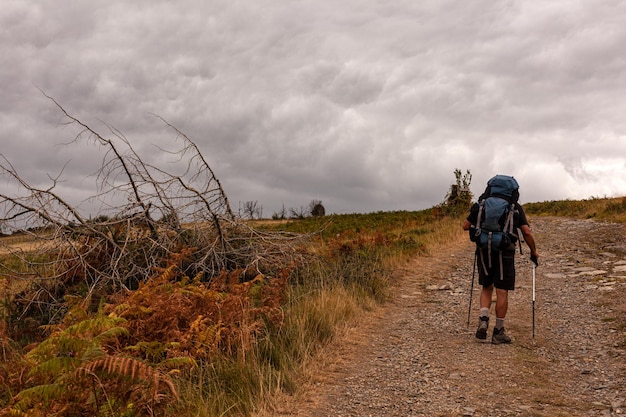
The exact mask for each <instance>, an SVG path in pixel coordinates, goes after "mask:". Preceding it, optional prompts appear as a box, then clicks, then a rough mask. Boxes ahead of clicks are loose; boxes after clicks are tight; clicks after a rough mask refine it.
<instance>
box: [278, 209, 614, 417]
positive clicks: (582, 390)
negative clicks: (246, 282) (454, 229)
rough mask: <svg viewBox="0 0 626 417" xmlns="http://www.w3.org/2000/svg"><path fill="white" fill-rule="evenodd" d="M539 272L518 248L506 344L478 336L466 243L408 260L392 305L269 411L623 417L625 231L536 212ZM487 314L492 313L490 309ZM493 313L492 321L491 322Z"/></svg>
mask: <svg viewBox="0 0 626 417" xmlns="http://www.w3.org/2000/svg"><path fill="white" fill-rule="evenodd" d="M531 222H532V226H533V231H534V233H535V237H536V240H537V245H538V249H539V253H540V255H541V258H540V266H539V268H537V269H536V275H535V283H536V296H535V303H534V311H535V325H534V330H535V334H534V337H533V320H532V312H533V303H532V264H531V263H530V261H529V260H528V249H527V248H526V247H524V249H525V254H524V255H522V256H520V255H519V254H518V255H517V261H516V265H517V289H516V290H515V291H514V292H513V293H511V294H510V302H509V313H508V315H507V321H506V327H507V332H508V333H509V334H510V335H511V336H512V338H513V343H512V344H510V345H492V344H491V343H490V339H491V329H490V331H489V335H488V338H487V340H486V341H481V340H478V339H476V338H475V337H474V332H475V328H476V325H477V315H478V298H479V286H478V284H477V283H476V284H475V285H474V289H473V291H472V300H473V301H472V303H473V304H472V311H471V318H470V324H469V326H468V325H467V319H468V307H469V300H470V289H471V282H472V270H473V269H472V266H473V260H474V255H473V247H472V244H471V243H470V242H469V240H468V239H465V238H463V239H460V240H458V241H456V242H451V243H450V245H449V246H448V247H446V248H441V250H438V251H436V253H432V254H431V255H430V256H427V257H419V258H416V259H414V260H413V261H411V262H410V263H409V264H407V265H406V267H404V268H403V269H402V270H401V271H399V272H398V274H399V275H398V282H399V288H398V291H397V295H396V296H395V297H394V299H393V301H392V302H391V303H389V304H388V305H386V306H385V307H384V308H381V309H379V310H378V311H375V312H373V313H372V314H371V315H369V316H368V317H365V318H364V320H363V323H362V324H361V325H360V326H358V327H357V328H354V329H352V330H351V331H349V332H348V333H347V334H346V335H345V337H344V338H342V340H340V341H339V342H338V343H337V344H336V345H333V346H331V347H329V349H328V350H327V351H326V352H325V355H324V357H325V358H326V359H325V360H324V361H323V362H322V365H321V366H319V368H317V369H316V372H315V373H314V375H313V377H312V383H311V385H310V386H309V387H308V388H307V389H306V390H304V391H303V392H302V393H301V394H299V395H298V396H296V397H295V398H293V397H292V398H290V399H289V400H288V401H286V402H285V404H284V405H283V406H281V407H279V408H280V409H279V410H276V411H275V412H274V415H285V416H298V417H326V416H494V417H495V416H618V415H621V414H626V303H625V302H624V299H625V298H626V228H624V227H623V226H619V225H614V224H607V223H600V222H594V221H590V220H571V219H563V218H535V219H531ZM491 317H492V318H493V317H494V312H493V309H492V312H491ZM494 322H495V320H491V326H493V323H494Z"/></svg>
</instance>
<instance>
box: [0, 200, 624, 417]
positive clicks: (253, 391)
mask: <svg viewBox="0 0 626 417" xmlns="http://www.w3.org/2000/svg"><path fill="white" fill-rule="evenodd" d="M525 208H526V211H527V213H528V214H529V215H531V216H539V215H547V216H570V217H579V218H595V219H599V220H603V221H617V222H626V200H625V199H591V200H585V201H561V202H543V203H532V204H527V205H525ZM462 219H463V214H457V215H454V214H445V213H442V211H441V210H439V209H438V208H433V209H428V210H423V211H415V212H406V211H402V212H379V213H370V214H350V215H337V216H325V217H319V218H306V219H303V220H293V221H287V222H285V221H281V222H272V221H263V222H257V223H254V222H252V223H250V224H249V226H250V227H252V228H253V229H255V230H257V231H258V234H255V236H261V238H259V241H261V242H263V239H264V238H265V237H266V236H272V237H273V238H276V237H278V238H279V239H280V238H284V237H289V238H290V239H291V238H292V237H293V236H300V237H301V238H300V239H297V240H294V242H296V243H294V244H293V245H292V246H290V247H291V250H292V251H293V256H290V257H289V258H288V259H290V260H291V261H292V262H291V263H290V264H286V265H270V267H268V266H264V265H260V266H259V268H258V269H257V270H255V271H252V272H254V273H252V274H251V273H250V271H248V270H246V271H242V270H237V269H234V270H231V271H228V270H224V271H223V272H222V273H221V274H218V275H216V276H213V277H211V279H206V277H204V276H202V275H201V274H199V273H198V274H190V272H192V269H189V268H187V266H188V262H189V261H188V260H189V259H190V257H191V253H192V252H193V249H192V248H187V247H182V246H181V247H180V248H179V251H177V252H175V253H170V254H169V255H168V256H167V258H166V259H165V261H164V262H163V263H162V264H161V265H160V266H158V267H156V268H154V272H153V274H152V275H151V276H149V277H146V279H145V280H144V281H142V282H140V283H139V284H138V285H137V286H136V287H135V288H114V287H111V288H109V287H107V292H104V291H103V290H100V287H97V288H98V289H99V290H100V292H98V294H97V297H96V296H95V294H94V292H93V288H96V287H93V286H92V287H88V286H87V287H86V286H85V285H83V284H82V283H81V279H82V277H81V276H76V277H72V279H71V280H69V279H68V278H67V274H68V271H69V272H71V271H74V269H71V267H73V266H74V265H72V264H71V263H69V262H65V263H64V260H65V259H66V258H64V257H63V256H64V254H61V253H59V252H54V251H52V252H46V253H45V254H44V253H39V252H38V253H37V259H36V261H35V260H34V259H33V258H34V257H35V256H34V255H28V251H27V250H26V249H28V245H29V244H30V243H29V242H27V241H20V238H18V237H5V238H3V242H2V243H3V245H2V246H3V250H4V252H0V253H1V254H2V270H1V271H0V273H1V278H0V279H1V280H2V281H1V282H2V284H1V285H2V293H1V294H0V295H1V298H2V300H3V304H2V307H3V310H2V313H1V318H2V321H1V322H0V356H1V359H2V364H1V365H0V386H1V387H2V389H0V410H2V411H0V415H32V416H39V415H41V416H43V415H60V416H65V415H67V416H70V415H97V416H118V415H119V416H144V415H161V416H170V415H195V416H218V415H219V416H227V415H232V416H245V415H251V414H253V413H255V412H257V411H259V410H262V409H271V407H272V403H273V401H274V399H275V398H276V396H277V395H278V394H279V393H294V392H297V390H298V389H299V387H300V386H301V384H302V383H303V382H304V381H305V379H306V375H307V366H309V364H310V360H311V358H312V357H313V356H314V355H315V354H316V353H318V352H320V350H321V349H323V347H324V346H325V345H326V344H328V343H329V342H330V341H331V340H333V338H334V337H335V335H336V334H337V332H339V331H340V329H342V328H344V327H345V326H349V325H350V323H352V322H353V320H354V319H355V318H357V317H358V316H359V315H360V314H362V313H363V312H364V311H368V310H371V309H373V308H376V306H377V305H381V304H384V303H385V301H386V300H387V298H388V296H389V294H390V293H391V291H393V290H394V280H393V276H394V271H395V270H396V269H397V268H398V267H399V266H401V265H403V264H404V263H405V262H407V261H408V260H410V259H412V258H414V257H416V256H421V255H424V254H428V253H429V252H430V251H432V250H433V249H434V248H436V247H437V246H438V245H440V244H441V243H442V242H446V241H448V240H450V239H452V237H455V236H458V235H459V234H461V233H463V232H462V230H461V228H460V223H461V221H462ZM16 248H19V249H22V251H20V252H14V251H15V249H16ZM18 255H19V256H18ZM20 262H26V263H27V264H28V265H27V264H20ZM29 265H36V266H37V267H38V268H39V270H38V271H37V277H38V278H42V277H43V278H45V279H40V280H38V281H37V285H35V286H33V285H32V284H33V283H31V282H30V281H29V279H30V278H29V277H31V276H33V275H32V271H29V270H28V267H29ZM63 268H65V269H63ZM69 284H71V287H70V286H69ZM64 285H65V287H64ZM69 288H71V291H69V290H68V289H69ZM42 291H45V292H48V293H50V294H53V295H55V297H56V298H54V300H59V301H60V302H59V304H58V305H55V306H54V308H52V306H50V305H43V304H37V303H33V302H32V301H33V300H41V298H35V294H40V293H41V292H42ZM46 300H52V298H50V299H46ZM29 301H31V302H30V303H29ZM43 312H45V314H43Z"/></svg>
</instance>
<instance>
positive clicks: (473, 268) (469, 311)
mask: <svg viewBox="0 0 626 417" xmlns="http://www.w3.org/2000/svg"><path fill="white" fill-rule="evenodd" d="M477 258H478V253H477V252H474V266H473V267H472V288H470V299H469V308H468V310H467V327H469V323H470V315H471V314H472V296H473V295H474V276H475V274H476V262H477V261H476V260H477Z"/></svg>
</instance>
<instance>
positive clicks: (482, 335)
mask: <svg viewBox="0 0 626 417" xmlns="http://www.w3.org/2000/svg"><path fill="white" fill-rule="evenodd" d="M488 328H489V317H485V316H482V317H479V319H478V329H476V338H478V339H481V340H485V339H486V338H487V329H488Z"/></svg>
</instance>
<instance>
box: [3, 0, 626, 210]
mask: <svg viewBox="0 0 626 417" xmlns="http://www.w3.org/2000/svg"><path fill="white" fill-rule="evenodd" d="M624 17H626V5H625V4H623V2H619V1H608V2H601V3H597V2H596V3H592V2H578V3H572V2H568V1H555V2H539V1H526V2H521V1H504V2H496V3H494V2H491V1H486V0H483V1H475V2H467V3H459V2H453V1H434V0H433V1H420V2H414V1H408V0H407V1H395V2H389V3H384V2H383V3H381V2H376V1H373V0H372V1H370V0H365V1H358V2H357V1H356V0H354V1H352V0H349V1H344V2H339V3H337V2H328V1H312V0H305V1H300V2H279V1H277V0H261V1H259V2H253V3H250V2H246V3H244V2H239V1H225V0H224V1H222V0H212V1H209V2H203V1H199V0H195V1H194V0H185V1H181V2H176V3H172V2H166V1H136V2H133V3H130V4H129V3H128V2H122V1H104V0H102V1H92V2H85V3H81V2H78V3H75V2H74V3H69V2H68V3H64V2H61V3H59V2H57V1H52V0H48V1H39V2H36V3H32V2H22V1H18V0H14V1H11V0H9V1H7V2H5V4H3V8H2V10H0V28H2V29H0V53H2V56H3V57H5V62H7V63H9V64H8V65H4V66H2V68H0V81H1V83H2V89H3V94H2V97H3V99H2V100H1V101H0V122H1V123H2V126H3V129H2V133H0V141H1V143H2V150H1V152H2V153H3V154H4V155H6V156H7V157H8V158H9V159H10V160H11V161H13V162H14V163H15V165H16V167H17V168H18V169H19V170H20V172H24V173H25V174H24V175H26V176H27V177H28V178H29V179H32V181H41V182H42V183H45V182H46V181H47V177H46V174H51V175H55V174H56V173H58V172H59V171H60V170H61V168H62V167H63V166H64V165H65V164H66V162H68V161H70V162H69V164H68V165H67V167H66V168H65V171H64V177H66V182H65V183H64V185H63V187H64V189H63V191H64V192H67V193H68V194H70V195H73V196H75V198H76V199H81V198H84V196H86V195H88V190H89V189H90V187H91V184H92V180H91V179H90V178H89V177H88V175H89V174H90V173H91V172H92V171H93V170H94V167H97V166H98V163H99V162H100V161H101V158H102V155H100V154H98V152H97V149H96V148H93V147H90V146H88V145H87V144H85V143H83V142H81V143H80V144H78V145H73V146H69V147H67V146H66V147H64V146H60V145H59V144H61V143H65V142H68V141H70V140H72V139H73V138H74V136H75V135H76V133H77V132H76V131H74V130H73V129H71V128H68V127H63V126H62V125H60V124H59V121H60V120H61V114H60V113H59V111H58V109H56V108H55V106H54V105H53V104H52V103H51V102H50V101H49V100H47V99H46V98H45V97H43V96H42V94H41V93H40V91H39V90H38V88H41V89H42V90H43V91H45V92H46V94H49V95H50V96H52V97H54V98H55V99H56V100H57V101H59V103H61V104H62V105H63V106H64V107H65V108H66V109H67V110H68V111H69V112H70V113H72V114H73V115H75V116H77V117H78V118H80V119H81V120H82V121H84V122H86V123H87V124H89V125H90V126H92V127H94V128H97V130H98V131H99V132H100V133H102V134H106V135H109V136H111V135H112V133H111V132H110V131H109V127H114V128H115V129H119V131H120V132H121V133H123V134H124V136H125V137H127V138H128V139H129V140H130V141H131V142H132V143H133V146H134V147H135V149H136V150H137V151H138V152H140V153H141V155H142V156H144V157H145V158H146V159H148V160H150V161H163V162H165V161H166V160H167V157H165V156H164V155H163V154H162V152H160V151H159V148H158V147H157V146H155V145H159V146H163V147H170V148H171V147H173V146H174V144H173V143H172V141H173V139H174V136H173V135H172V132H171V131H168V130H167V129H166V128H165V127H164V126H163V124H162V123H161V122H160V121H159V120H158V119H156V118H154V117H153V116H151V113H155V114H158V115H159V116H162V117H163V118H165V119H166V120H168V121H169V122H170V123H172V124H174V125H175V126H176V127H177V128H179V129H180V130H182V131H183V132H184V133H185V134H187V135H188V136H189V137H190V138H192V139H193V140H195V141H196V142H197V143H198V145H199V146H200V147H201V149H202V151H203V152H204V153H205V155H206V157H207V159H208V160H209V161H210V163H211V165H212V166H213V168H214V170H215V171H216V173H217V175H218V177H220V179H221V181H222V183H223V185H224V187H225V188H226V191H227V193H228V194H229V197H230V199H231V201H232V202H233V205H234V206H235V207H236V206H237V205H238V203H239V202H240V201H249V200H256V201H259V203H261V204H262V205H263V206H264V208H265V214H266V215H268V216H269V215H271V212H273V211H276V210H278V209H280V207H281V205H282V204H285V205H286V206H287V207H299V206H305V205H307V204H308V202H309V201H310V200H311V199H320V200H322V201H323V202H324V203H325V205H326V207H327V211H329V212H355V211H375V210H395V209H419V208H425V207H429V206H432V205H434V204H437V203H439V202H440V201H441V200H442V199H443V197H444V195H445V193H446V191H447V189H448V186H449V184H450V182H451V181H452V180H453V176H452V173H453V171H454V169H455V168H460V169H463V170H465V169H470V170H471V172H472V173H473V174H474V176H473V178H474V181H473V183H474V188H475V189H474V192H475V193H480V191H482V189H483V188H484V187H483V184H484V183H485V182H486V181H487V179H488V178H490V177H491V176H492V175H494V174H496V173H508V174H511V175H514V176H515V177H516V178H518V180H519V182H520V184H521V187H522V199H523V201H538V200H547V199H560V198H587V197H591V196H603V195H624V194H626V182H625V180H624V171H625V170H624V168H625V163H626V162H625V161H626V140H625V136H626V125H625V123H626V122H625V121H624V118H623V114H624V113H625V111H626V99H624V97H626V94H624V93H625V92H626V91H625V89H626V87H625V86H626V79H625V78H626V61H625V60H624V59H623V53H622V45H624V43H625V41H626V28H624V25H623V21H624Z"/></svg>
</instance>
